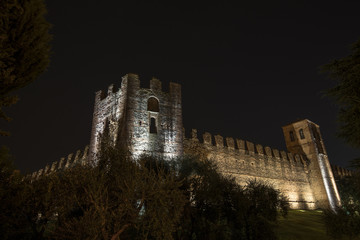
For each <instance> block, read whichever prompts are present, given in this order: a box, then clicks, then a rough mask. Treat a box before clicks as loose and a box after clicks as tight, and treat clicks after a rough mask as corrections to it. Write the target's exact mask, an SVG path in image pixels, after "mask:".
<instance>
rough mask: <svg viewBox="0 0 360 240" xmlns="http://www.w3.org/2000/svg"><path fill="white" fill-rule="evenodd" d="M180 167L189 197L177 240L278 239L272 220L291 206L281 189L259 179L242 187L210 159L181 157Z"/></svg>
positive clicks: (178, 164) (181, 176)
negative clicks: (278, 189)
mask: <svg viewBox="0 0 360 240" xmlns="http://www.w3.org/2000/svg"><path fill="white" fill-rule="evenodd" d="M177 169H178V172H179V177H180V178H181V180H182V181H183V186H182V188H183V189H184V190H186V191H187V195H188V197H189V201H188V202H187V204H186V205H185V210H184V216H183V219H182V221H181V225H180V228H179V232H178V235H177V236H176V237H177V239H196V240H198V239H224V240H225V239H249V240H251V239H260V240H261V239H276V236H275V233H274V230H273V226H274V224H272V223H274V222H276V220H277V217H278V213H279V211H278V210H281V211H280V212H281V213H282V214H283V215H286V213H287V209H288V204H287V202H286V199H285V198H284V197H283V196H282V195H281V194H280V193H279V191H277V190H275V189H274V188H273V187H271V186H270V185H269V184H265V183H261V182H259V181H256V180H254V181H249V182H248V184H247V185H246V186H245V187H241V186H239V185H238V184H237V183H236V181H235V179H234V178H230V177H225V176H223V175H221V174H219V173H218V171H217V167H216V165H215V164H214V163H213V162H211V161H207V160H204V161H199V160H196V159H192V158H184V159H180V160H179V161H178V163H177Z"/></svg>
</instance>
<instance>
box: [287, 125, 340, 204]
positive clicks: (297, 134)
mask: <svg viewBox="0 0 360 240" xmlns="http://www.w3.org/2000/svg"><path fill="white" fill-rule="evenodd" d="M283 132H284V137H285V142H286V147H287V149H288V151H289V152H292V153H297V154H303V155H305V156H306V157H307V158H308V160H309V173H308V178H309V183H310V186H311V188H312V191H313V194H314V197H315V200H316V205H317V206H318V207H321V208H326V207H330V208H331V209H333V210H335V208H336V206H340V204H341V202H340V196H339V193H338V190H337V187H336V183H335V179H334V176H333V172H332V170H331V166H330V163H329V159H328V155H327V153H326V149H325V145H324V142H323V139H322V137H321V134H320V128H319V126H318V125H317V124H315V123H313V122H311V121H309V120H307V119H304V120H301V121H297V122H294V123H291V124H289V125H286V126H284V127H283Z"/></svg>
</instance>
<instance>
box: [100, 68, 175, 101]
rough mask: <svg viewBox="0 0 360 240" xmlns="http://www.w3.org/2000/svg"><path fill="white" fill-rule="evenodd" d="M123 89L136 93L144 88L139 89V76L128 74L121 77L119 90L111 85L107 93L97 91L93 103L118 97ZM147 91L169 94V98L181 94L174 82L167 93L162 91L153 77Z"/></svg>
mask: <svg viewBox="0 0 360 240" xmlns="http://www.w3.org/2000/svg"><path fill="white" fill-rule="evenodd" d="M125 89H127V90H128V91H138V90H140V89H146V88H140V78H139V75H137V74H134V73H128V74H126V75H125V76H123V77H122V79H121V85H120V88H116V87H115V85H114V84H111V85H110V86H109V87H108V89H107V91H103V90H99V91H97V92H96V93H95V102H99V101H103V100H104V99H107V98H108V97H113V96H114V95H119V94H120V93H121V92H124V91H125ZM148 89H150V90H152V91H153V92H154V93H160V94H170V96H179V94H181V85H180V84H178V83H174V82H170V83H169V92H164V91H162V83H161V81H160V80H159V79H157V78H155V77H153V78H152V79H151V80H150V88H148Z"/></svg>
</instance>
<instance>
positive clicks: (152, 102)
mask: <svg viewBox="0 0 360 240" xmlns="http://www.w3.org/2000/svg"><path fill="white" fill-rule="evenodd" d="M147 110H148V111H152V112H159V101H158V100H157V99H156V98H154V97H151V98H149V100H148V105H147Z"/></svg>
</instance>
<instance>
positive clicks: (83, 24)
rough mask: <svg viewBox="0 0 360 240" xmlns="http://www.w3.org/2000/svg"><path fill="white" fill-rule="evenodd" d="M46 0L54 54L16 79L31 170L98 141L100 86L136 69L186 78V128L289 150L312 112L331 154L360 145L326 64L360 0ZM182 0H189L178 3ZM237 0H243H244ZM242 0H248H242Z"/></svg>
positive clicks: (336, 159)
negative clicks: (343, 120)
mask: <svg viewBox="0 0 360 240" xmlns="http://www.w3.org/2000/svg"><path fill="white" fill-rule="evenodd" d="M129 2H130V3H126V2H125V1H109V0H101V1H100V0H77V1H73V0H63V1H48V2H47V5H48V10H49V15H48V20H49V21H50V22H51V23H52V24H53V25H54V26H53V29H52V33H53V34H54V40H53V42H52V44H53V55H52V58H51V64H50V66H49V69H48V71H47V72H46V73H44V74H43V75H42V76H41V77H40V79H38V80H37V81H35V82H34V83H32V84H30V85H29V86H27V87H25V88H24V89H21V90H20V91H18V92H17V93H18V95H19V96H20V98H21V101H20V102H19V103H18V104H16V105H14V106H12V107H10V108H8V109H7V113H8V114H9V115H10V116H11V117H12V118H13V119H14V120H13V121H12V122H11V123H10V124H7V123H4V124H2V125H1V128H2V129H6V130H10V131H11V132H12V136H11V137H7V138H4V137H3V138H1V139H0V144H5V145H8V146H9V147H10V150H11V152H12V154H13V155H14V157H15V163H16V166H17V167H18V168H20V170H22V171H24V172H30V171H34V170H37V169H39V168H42V167H44V166H45V165H46V164H47V163H51V162H53V161H56V160H59V159H60V157H63V156H66V155H67V154H69V153H72V152H75V151H76V150H78V149H82V148H83V147H84V146H85V145H87V144H88V143H89V141H90V130H91V120H92V110H93V102H94V93H95V91H98V90H100V89H103V90H106V89H107V87H108V85H110V84H112V83H115V85H117V86H120V80H121V77H122V76H123V75H125V74H126V73H128V72H133V73H138V74H139V75H140V78H141V80H142V84H143V87H147V86H148V81H149V80H150V78H151V77H152V76H155V77H158V78H159V79H160V80H161V81H162V82H163V86H164V88H165V89H166V88H167V86H168V83H169V82H170V81H173V82H178V83H180V84H181V85H182V91H183V119H184V126H185V128H186V129H189V130H190V129H191V128H197V129H198V130H199V131H200V132H202V131H208V132H210V133H213V134H221V135H223V136H224V137H225V136H230V137H237V138H241V139H244V140H249V141H253V142H255V143H260V144H263V145H268V146H271V147H273V148H278V149H280V150H285V149H286V147H285V142H284V140H283V134H282V130H281V126H283V125H286V124H288V123H290V122H293V121H295V120H298V119H303V118H308V119H310V120H311V121H313V122H315V123H317V124H319V125H320V127H321V131H322V135H323V138H324V141H325V145H326V148H327V151H328V154H329V158H330V161H331V162H332V163H336V164H338V165H341V166H346V165H347V163H348V161H349V160H351V159H352V158H355V157H358V156H360V151H359V150H355V149H352V148H350V147H349V146H347V145H346V144H345V143H344V142H343V141H342V140H340V139H338V138H336V136H335V134H336V129H337V123H336V115H337V111H338V108H337V106H336V105H335V103H334V102H333V101H332V100H330V99H328V98H324V97H322V91H323V90H325V89H327V88H329V87H331V86H333V85H334V82H333V81H331V80H329V79H327V78H326V76H324V75H321V74H319V67H320V66H321V65H323V64H325V63H328V62H329V61H330V60H332V59H334V58H340V57H343V56H346V55H347V54H348V53H349V46H350V45H351V44H352V43H353V42H355V41H356V40H358V39H359V38H360V32H359V23H360V14H359V9H360V1H358V0H357V1H336V2H335V1H334V2H333V3H332V2H331V1H330V2H329V1H306V2H305V1H293V0H288V1H267V0H263V1H252V3H250V1H237V2H238V3H237V4H236V5H235V4H233V3H231V2H226V1H217V2H218V3H217V4H209V3H208V4H207V5H203V4H196V3H194V2H195V1H194V2H192V3H189V4H186V3H185V2H184V1H176V2H179V4H174V2H175V1H163V2H161V1H154V0H147V1H139V0H138V1H135V0H133V1H129ZM180 2H181V4H180ZM234 2H235V1H234ZM239 2H241V3H239Z"/></svg>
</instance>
